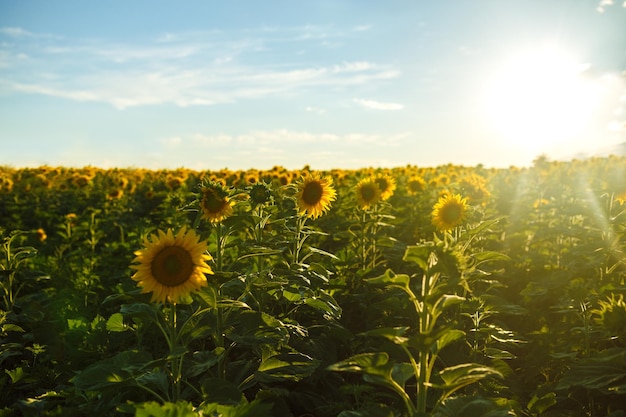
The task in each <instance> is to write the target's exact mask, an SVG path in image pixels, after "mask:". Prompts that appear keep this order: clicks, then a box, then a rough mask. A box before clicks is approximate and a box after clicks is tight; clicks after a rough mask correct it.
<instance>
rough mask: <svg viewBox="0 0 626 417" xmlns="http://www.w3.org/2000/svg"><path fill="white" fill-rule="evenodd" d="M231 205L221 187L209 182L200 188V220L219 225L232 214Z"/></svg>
mask: <svg viewBox="0 0 626 417" xmlns="http://www.w3.org/2000/svg"><path fill="white" fill-rule="evenodd" d="M232 205H233V203H232V202H231V201H230V199H229V198H228V191H227V190H226V189H225V188H224V187H223V186H222V185H220V184H218V183H215V182H211V183H209V184H207V185H205V186H204V187H202V190H201V199H200V209H201V210H202V218H204V219H206V220H208V221H209V222H211V223H219V222H221V221H222V220H224V219H225V218H227V217H229V216H230V215H232V214H233V206H232Z"/></svg>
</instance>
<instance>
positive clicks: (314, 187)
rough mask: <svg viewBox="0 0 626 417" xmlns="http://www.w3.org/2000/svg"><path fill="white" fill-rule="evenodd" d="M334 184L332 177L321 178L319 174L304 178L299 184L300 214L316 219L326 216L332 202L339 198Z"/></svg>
mask: <svg viewBox="0 0 626 417" xmlns="http://www.w3.org/2000/svg"><path fill="white" fill-rule="evenodd" d="M332 183H333V180H332V178H331V177H321V176H319V175H318V174H311V175H307V176H306V177H304V178H302V180H301V181H300V182H298V184H297V187H298V193H297V195H296V202H297V204H298V212H299V213H300V214H306V216H307V217H312V218H314V219H315V218H317V217H319V216H321V215H322V214H324V213H325V212H326V211H327V210H328V209H329V208H330V203H331V201H334V200H335V199H336V198H337V192H336V191H335V188H334V187H333V185H332Z"/></svg>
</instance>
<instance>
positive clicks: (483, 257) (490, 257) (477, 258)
mask: <svg viewBox="0 0 626 417" xmlns="http://www.w3.org/2000/svg"><path fill="white" fill-rule="evenodd" d="M472 259H473V260H474V265H476V266H477V265H480V264H482V263H485V262H493V261H510V260H511V258H510V257H509V256H507V255H505V254H504V253H501V252H496V251H483V252H475V253H472Z"/></svg>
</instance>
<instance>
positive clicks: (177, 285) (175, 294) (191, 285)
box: [130, 227, 213, 303]
mask: <svg viewBox="0 0 626 417" xmlns="http://www.w3.org/2000/svg"><path fill="white" fill-rule="evenodd" d="M144 246H145V248H144V249H141V250H138V251H136V252H135V255H136V257H135V259H134V261H133V262H134V263H136V264H133V265H131V266H130V267H131V269H134V270H136V272H135V274H134V275H133V276H132V279H133V280H134V281H136V282H137V286H138V287H141V292H142V293H149V292H151V293H152V299H151V301H152V302H165V301H169V302H172V303H179V302H181V301H182V300H183V299H185V298H188V297H189V295H190V294H191V293H192V292H193V291H196V290H198V289H200V288H202V287H206V286H207V285H208V284H207V280H206V277H205V275H204V274H212V273H213V271H212V270H211V267H210V266H209V265H208V264H207V263H206V262H207V261H209V260H211V259H212V258H211V256H210V255H208V254H206V253H205V252H206V250H207V243H206V242H201V241H200V240H199V237H198V235H196V233H195V232H194V231H193V230H187V229H186V228H184V227H183V228H182V229H181V230H180V231H179V232H178V233H177V234H176V235H174V234H173V233H172V230H171V229H168V231H167V232H163V231H162V230H159V231H158V233H157V234H155V235H151V236H150V238H148V237H146V238H145V239H144Z"/></svg>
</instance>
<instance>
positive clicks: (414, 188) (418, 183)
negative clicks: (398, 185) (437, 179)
mask: <svg viewBox="0 0 626 417" xmlns="http://www.w3.org/2000/svg"><path fill="white" fill-rule="evenodd" d="M406 188H407V191H408V192H409V194H411V195H416V194H418V193H420V192H421V191H424V189H425V188H426V181H424V179H423V178H422V177H419V176H417V175H414V176H412V177H410V178H409V180H408V181H407V183H406Z"/></svg>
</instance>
